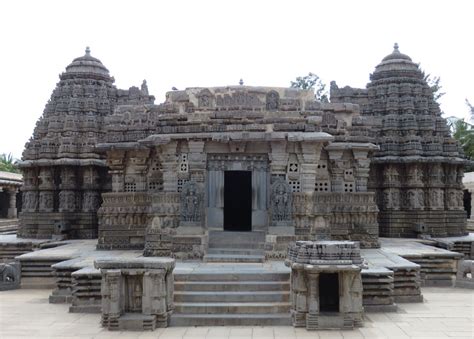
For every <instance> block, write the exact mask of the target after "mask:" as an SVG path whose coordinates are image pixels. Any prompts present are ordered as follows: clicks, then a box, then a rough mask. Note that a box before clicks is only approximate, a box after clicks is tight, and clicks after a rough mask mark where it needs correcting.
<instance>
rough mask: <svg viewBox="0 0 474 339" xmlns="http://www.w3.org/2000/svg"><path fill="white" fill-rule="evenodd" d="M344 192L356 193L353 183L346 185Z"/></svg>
mask: <svg viewBox="0 0 474 339" xmlns="http://www.w3.org/2000/svg"><path fill="white" fill-rule="evenodd" d="M344 192H354V183H352V182H346V183H344Z"/></svg>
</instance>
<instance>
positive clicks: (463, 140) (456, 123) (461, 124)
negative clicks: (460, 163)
mask: <svg viewBox="0 0 474 339" xmlns="http://www.w3.org/2000/svg"><path fill="white" fill-rule="evenodd" d="M466 105H467V106H468V107H469V110H470V113H471V120H474V107H473V106H472V105H471V104H470V102H469V101H468V100H467V99H466ZM447 120H448V125H449V127H450V129H451V134H452V136H453V138H454V139H456V140H457V141H459V143H460V144H461V147H462V148H463V150H464V154H465V155H466V156H467V157H468V158H470V159H474V126H473V125H472V124H471V123H469V122H467V121H465V120H464V119H459V118H456V117H450V118H448V119H447Z"/></svg>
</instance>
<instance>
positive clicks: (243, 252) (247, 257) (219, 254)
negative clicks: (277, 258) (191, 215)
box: [203, 231, 265, 263]
mask: <svg viewBox="0 0 474 339" xmlns="http://www.w3.org/2000/svg"><path fill="white" fill-rule="evenodd" d="M264 244H265V233H264V232H260V231H254V232H227V231H211V232H209V249H208V252H207V254H206V255H205V256H204V258H203V259H204V261H205V262H238V263H260V262H264V261H265V253H264V250H263V248H264Z"/></svg>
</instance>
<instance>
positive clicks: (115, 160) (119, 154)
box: [107, 150, 125, 192]
mask: <svg viewBox="0 0 474 339" xmlns="http://www.w3.org/2000/svg"><path fill="white" fill-rule="evenodd" d="M107 166H108V167H109V168H110V170H109V174H110V175H111V176H112V192H123V188H124V176H123V174H124V168H125V151H118V150H112V151H109V152H107Z"/></svg>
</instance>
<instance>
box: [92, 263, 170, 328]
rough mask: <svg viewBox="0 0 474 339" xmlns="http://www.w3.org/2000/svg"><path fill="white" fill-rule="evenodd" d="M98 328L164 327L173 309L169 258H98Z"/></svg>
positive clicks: (96, 265)
mask: <svg viewBox="0 0 474 339" xmlns="http://www.w3.org/2000/svg"><path fill="white" fill-rule="evenodd" d="M94 264H95V267H96V268H99V269H100V270H101V273H102V283H101V294H102V326H103V327H106V328H107V329H109V330H136V331H142V330H155V329H156V328H158V327H167V326H168V324H169V320H170V316H171V312H172V310H173V283H174V280H173V269H174V267H175V261H174V259H171V258H144V257H139V258H135V259H99V260H96V261H95V263H94Z"/></svg>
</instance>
